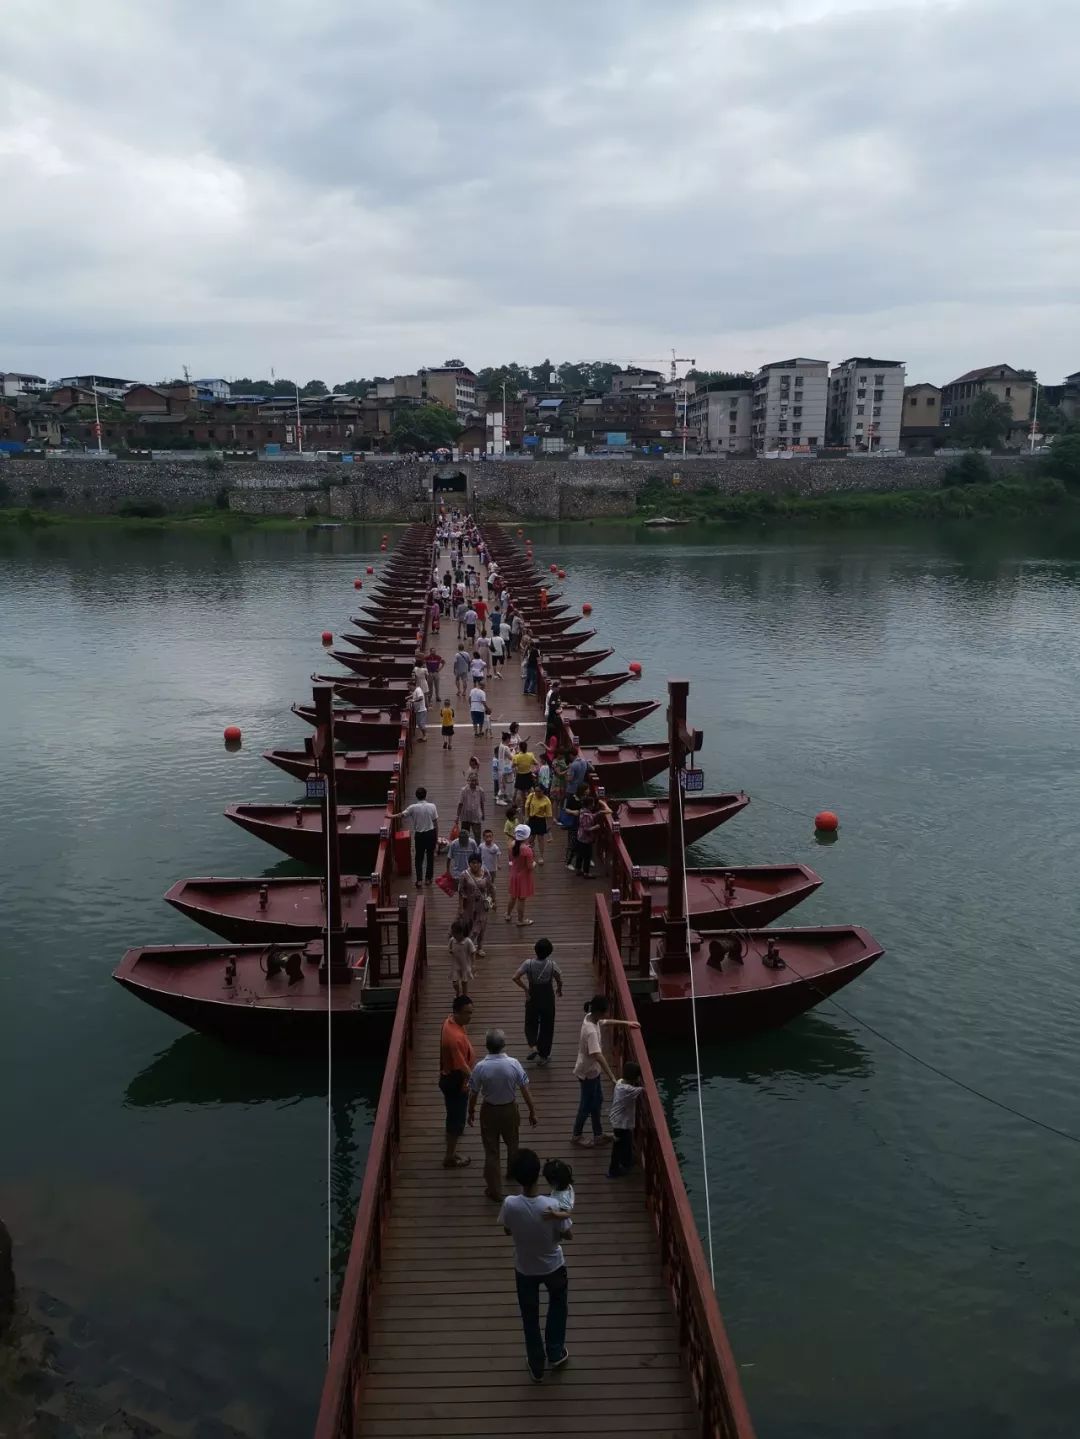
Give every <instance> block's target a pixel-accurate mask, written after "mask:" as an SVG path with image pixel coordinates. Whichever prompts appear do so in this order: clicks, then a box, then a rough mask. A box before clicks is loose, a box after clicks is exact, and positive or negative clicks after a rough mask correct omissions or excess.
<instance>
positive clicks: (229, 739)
mask: <svg viewBox="0 0 1080 1439" xmlns="http://www.w3.org/2000/svg"><path fill="white" fill-rule="evenodd" d="M241 738H242V736H241V734H240V726H239V725H238V724H230V725H226V726H225V743H226V744H239V743H240V740H241Z"/></svg>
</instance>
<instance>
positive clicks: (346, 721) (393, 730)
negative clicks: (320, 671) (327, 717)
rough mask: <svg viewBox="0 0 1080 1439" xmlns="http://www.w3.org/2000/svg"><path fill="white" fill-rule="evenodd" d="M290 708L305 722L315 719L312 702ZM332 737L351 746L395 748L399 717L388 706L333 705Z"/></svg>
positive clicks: (311, 721)
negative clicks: (346, 706)
mask: <svg viewBox="0 0 1080 1439" xmlns="http://www.w3.org/2000/svg"><path fill="white" fill-rule="evenodd" d="M292 712H293V714H294V715H297V716H298V717H299V718H300V719H302V720H304V721H305V723H307V724H309V725H316V724H317V723H318V720H317V718H316V715H315V707H314V706H313V705H293V707H292ZM332 713H333V717H334V738H335V739H336V740H337V741H339V743H341V744H347V745H349V746H350V748H352V749H397V745H398V740H400V739H401V735H402V721H401V720H400V718H396V717H395V716H394V715H393V713H392V712H391V711H390V710H375V709H344V710H342V709H335V710H333V711H332Z"/></svg>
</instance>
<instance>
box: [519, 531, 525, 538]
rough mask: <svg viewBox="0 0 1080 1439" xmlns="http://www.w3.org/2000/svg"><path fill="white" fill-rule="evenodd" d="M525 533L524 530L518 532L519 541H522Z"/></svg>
mask: <svg viewBox="0 0 1080 1439" xmlns="http://www.w3.org/2000/svg"><path fill="white" fill-rule="evenodd" d="M524 533H525V531H524V530H518V539H519V540H520V539H521V537H522V535H523V534H524Z"/></svg>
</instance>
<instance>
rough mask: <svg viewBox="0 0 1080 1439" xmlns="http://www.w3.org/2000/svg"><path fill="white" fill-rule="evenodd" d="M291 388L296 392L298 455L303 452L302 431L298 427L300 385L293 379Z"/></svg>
mask: <svg viewBox="0 0 1080 1439" xmlns="http://www.w3.org/2000/svg"><path fill="white" fill-rule="evenodd" d="M293 390H294V391H295V392H296V452H297V454H298V455H302V454H303V453H304V432H303V430H302V429H301V428H300V386H299V385H298V384H297V383H296V381H295V380H294V381H293Z"/></svg>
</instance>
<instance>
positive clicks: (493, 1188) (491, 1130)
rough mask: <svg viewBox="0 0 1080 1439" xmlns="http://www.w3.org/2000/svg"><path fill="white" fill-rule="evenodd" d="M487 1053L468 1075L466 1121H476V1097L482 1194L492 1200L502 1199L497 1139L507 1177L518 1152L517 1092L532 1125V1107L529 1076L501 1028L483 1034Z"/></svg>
mask: <svg viewBox="0 0 1080 1439" xmlns="http://www.w3.org/2000/svg"><path fill="white" fill-rule="evenodd" d="M484 1046H485V1048H486V1049H487V1054H486V1055H485V1056H484V1058H483V1059H482V1060H481V1061H480V1063H479V1064H478V1065H477V1066H476V1068H475V1069H474V1070H473V1072H472V1075H471V1076H470V1078H469V1124H470V1125H473V1124H475V1122H476V1106H477V1104H478V1103H479V1101H480V1100H483V1104H482V1106H481V1109H480V1140H481V1143H482V1144H483V1146H484V1193H485V1195H486V1196H487V1197H488V1199H493V1200H494V1201H495V1202H496V1203H501V1202H502V1197H503V1192H502V1175H503V1171H502V1164H501V1163H500V1151H499V1144H500V1141H501V1142H502V1143H503V1144H504V1145H505V1146H506V1169H507V1177H508V1178H509V1177H510V1165H511V1163H512V1162H513V1158H514V1155H515V1154H516V1153H517V1151H518V1131H519V1127H520V1123H521V1116H520V1115H519V1113H518V1106H517V1097H518V1095H519V1094H520V1095H521V1097H522V1099H524V1101H525V1108H526V1109H527V1110H528V1112H529V1123H530V1124H531V1125H532V1126H533V1127H534V1128H535V1127H536V1122H537V1121H536V1109H535V1106H534V1105H533V1101H532V1095H531V1094H530V1093H529V1076H528V1075H527V1074H526V1073H525V1070H524V1068H523V1067H522V1065H521V1063H520V1061H518V1060H516V1059H514V1057H513V1056H512V1055H509V1054H507V1053H506V1035H505V1034H504V1033H503V1031H502V1030H501V1029H489V1030H488V1032H487V1034H486V1035H485V1037H484Z"/></svg>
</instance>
